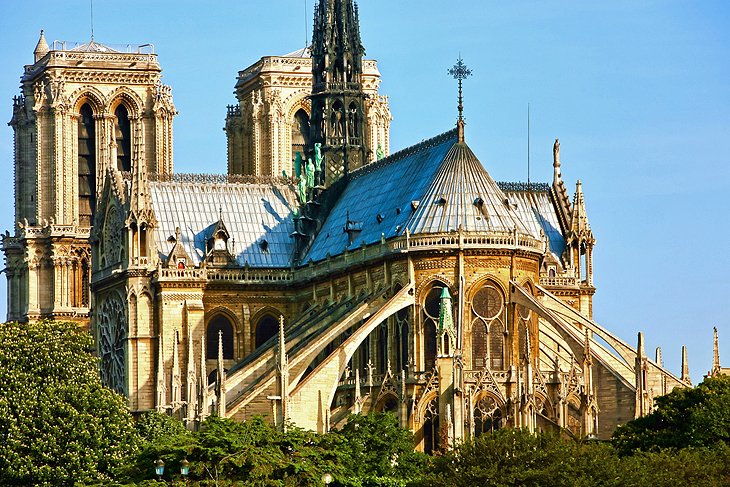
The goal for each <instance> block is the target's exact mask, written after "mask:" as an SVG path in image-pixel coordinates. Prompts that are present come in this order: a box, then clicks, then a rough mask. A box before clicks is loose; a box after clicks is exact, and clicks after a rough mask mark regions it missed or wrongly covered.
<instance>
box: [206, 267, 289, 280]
mask: <svg viewBox="0 0 730 487" xmlns="http://www.w3.org/2000/svg"><path fill="white" fill-rule="evenodd" d="M208 279H209V280H211V281H245V282H251V283H267V282H291V281H293V280H294V274H293V273H292V271H290V270H288V269H250V268H248V269H247V268H243V269H208Z"/></svg>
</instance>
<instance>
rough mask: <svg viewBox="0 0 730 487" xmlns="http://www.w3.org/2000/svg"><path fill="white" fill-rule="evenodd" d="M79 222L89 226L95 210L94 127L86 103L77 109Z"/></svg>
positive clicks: (92, 113)
mask: <svg viewBox="0 0 730 487" xmlns="http://www.w3.org/2000/svg"><path fill="white" fill-rule="evenodd" d="M77 143H78V178H79V223H80V224H81V225H88V226H91V224H92V223H93V219H94V211H95V210H96V129H95V126H94V112H93V110H92V109H91V106H90V105H89V104H88V103H84V105H83V106H82V107H81V110H79V131H78V141H77Z"/></svg>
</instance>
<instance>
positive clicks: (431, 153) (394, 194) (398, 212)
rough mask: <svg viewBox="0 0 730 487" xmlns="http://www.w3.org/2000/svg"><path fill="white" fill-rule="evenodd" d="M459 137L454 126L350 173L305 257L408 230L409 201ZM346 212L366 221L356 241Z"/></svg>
mask: <svg viewBox="0 0 730 487" xmlns="http://www.w3.org/2000/svg"><path fill="white" fill-rule="evenodd" d="M456 140H457V134H456V130H451V131H449V132H446V133H444V134H441V135H439V136H437V137H434V138H433V139H429V140H426V141H424V142H421V143H420V144H417V145H415V146H413V147H410V148H408V149H405V150H403V151H400V152H397V153H395V154H392V155H391V156H389V157H387V158H385V159H382V160H380V161H378V162H376V163H373V164H370V165H367V166H364V167H363V168H361V169H359V170H357V171H354V172H353V173H351V180H350V182H349V183H348V184H347V187H346V188H345V189H344V191H343V193H342V195H341V196H340V198H339V200H338V201H337V203H336V204H335V206H334V208H333V209H332V210H331V211H330V214H329V216H328V217H327V220H326V221H325V223H324V225H323V226H322V229H321V230H320V232H319V234H318V235H317V237H316V238H315V240H314V243H313V244H312V246H311V248H310V250H309V252H308V253H307V256H306V257H305V258H304V262H307V261H309V260H310V259H311V260H313V261H315V262H316V261H320V260H323V259H325V258H326V257H327V254H330V255H333V256H334V255H338V254H340V253H342V252H343V251H344V250H345V249H346V248H350V249H352V248H357V247H359V246H361V245H362V243H363V242H364V243H365V244H366V245H369V244H372V243H375V242H378V241H380V239H381V235H383V236H385V238H386V239H387V238H391V237H395V236H397V235H400V234H401V233H402V232H404V231H405V227H406V224H407V223H408V221H409V219H410V217H411V215H412V209H411V202H413V201H419V200H420V199H421V197H422V196H423V195H424V194H425V192H426V189H427V188H428V186H429V185H430V184H431V181H432V180H433V177H434V175H435V174H436V171H438V168H439V164H440V163H441V161H443V159H444V157H446V154H447V153H448V151H449V149H450V148H451V147H452V146H453V145H454V143H455V142H456ZM348 215H349V219H350V220H351V221H355V222H361V223H362V231H361V232H359V233H358V234H357V235H356V236H355V238H354V240H353V242H352V244H349V237H348V235H347V233H345V232H344V227H345V224H346V222H347V220H348ZM378 215H380V217H379V216H378Z"/></svg>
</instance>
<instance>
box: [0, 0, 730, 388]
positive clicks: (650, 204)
mask: <svg viewBox="0 0 730 487" xmlns="http://www.w3.org/2000/svg"><path fill="white" fill-rule="evenodd" d="M313 3H314V2H313V0H307V1H306V13H305V1H304V0H266V1H215V2H213V1H205V2H204V1H189V0H188V1H184V0H177V1H154V2H152V1H149V0H147V1H140V0H126V1H124V2H119V1H107V0H96V1H95V5H94V16H95V33H96V36H95V38H96V40H97V41H100V42H106V43H114V44H116V43H125V44H126V43H138V44H141V43H147V42H151V43H153V44H154V45H155V48H156V52H157V53H158V54H159V59H160V62H161V64H162V66H163V69H164V81H165V83H167V84H170V85H172V87H173V94H174V98H175V104H176V106H177V108H178V109H179V111H180V115H179V116H178V117H177V119H176V120H175V169H176V170H177V171H178V172H225V170H226V152H225V151H226V142H225V136H224V133H223V130H222V127H223V121H224V117H225V113H226V105H228V104H231V103H234V101H235V100H234V97H233V93H232V92H233V86H234V84H235V78H236V73H237V72H238V70H240V69H243V68H244V67H246V66H248V65H249V64H251V63H253V62H255V61H256V60H257V59H259V58H260V57H261V56H264V55H272V54H273V55H275V54H284V53H287V52H290V51H293V50H295V49H298V48H301V47H303V45H304V42H305V26H306V28H307V30H308V32H309V34H310V35H311V20H312V9H313ZM360 16H361V30H362V36H363V41H364V44H365V47H366V50H367V54H368V57H371V58H374V59H377V60H378V61H379V67H380V71H381V73H382V77H383V84H382V89H381V92H382V93H384V94H387V95H389V96H390V102H391V109H392V112H393V117H394V120H393V124H392V128H391V135H392V145H391V148H392V149H393V150H397V149H400V148H403V147H405V146H408V145H411V144H413V143H416V142H419V141H420V140H422V139H424V138H428V137H430V136H433V135H435V134H438V133H440V132H443V131H445V130H448V129H450V128H452V126H453V125H454V122H455V116H456V88H455V83H454V81H453V80H451V79H450V78H449V77H448V76H447V74H446V70H447V69H448V68H449V67H451V66H452V65H453V64H454V61H455V59H456V57H457V56H458V54H459V53H461V55H462V56H463V58H464V60H465V61H466V63H467V64H468V65H469V67H470V68H472V70H473V72H474V76H473V77H472V78H470V79H468V80H467V81H466V82H465V106H466V117H467V123H468V125H467V142H468V143H469V144H470V146H471V147H472V149H473V150H474V152H475V153H476V154H477V155H478V156H479V158H480V160H481V161H482V163H484V165H485V166H486V167H487V169H488V170H489V171H490V173H491V174H492V176H493V177H494V178H495V179H497V180H524V179H525V178H526V172H527V171H526V153H527V149H526V147H527V141H526V111H527V104H528V102H529V103H530V104H531V112H532V123H531V125H532V137H531V147H532V151H531V160H532V179H533V181H546V182H547V181H550V180H551V178H552V143H553V139H554V138H555V137H559V138H560V141H561V156H562V157H561V158H562V161H563V176H564V178H565V179H566V183H567V185H568V187H569V188H570V190H571V192H572V190H573V188H574V187H575V186H574V185H575V180H576V179H581V180H582V182H583V187H584V190H585V194H586V202H587V205H588V215H589V217H590V222H591V225H592V228H593V231H594V234H595V236H596V238H597V240H598V243H597V246H596V249H595V254H594V259H595V262H594V267H595V281H596V285H597V287H598V292H597V294H596V297H595V301H594V314H595V319H596V320H597V321H598V322H599V323H601V324H603V325H604V326H606V327H607V328H609V329H610V330H612V331H613V332H615V333H616V334H618V335H619V336H620V337H622V338H623V339H625V340H626V341H628V342H630V343H632V344H635V343H636V332H637V331H638V330H643V331H644V332H645V333H646V342H647V351H648V352H649V353H650V354H651V355H653V349H654V347H656V346H661V347H662V348H663V353H664V359H665V363H666V364H667V366H668V367H669V368H670V369H671V370H673V371H675V372H677V373H678V372H679V366H680V347H681V345H682V344H683V343H686V344H687V346H688V348H689V358H690V371H691V373H692V376H693V378H694V380H695V381H697V380H699V379H700V378H701V376H702V374H703V373H705V372H706V371H707V370H708V369H709V367H710V365H711V345H712V326H713V325H716V326H717V327H718V329H719V330H720V342H721V346H722V345H724V355H723V354H722V352H723V349H721V358H724V364H725V365H726V366H729V365H730V316H729V313H728V302H729V296H730V285H729V284H728V283H729V281H728V278H729V277H730V276H729V274H730V272H729V271H730V257H729V255H730V246H729V245H728V243H729V242H730V231H729V230H728V228H729V227H730V225H729V224H728V213H729V211H728V210H730V204H729V203H728V201H729V200H728V196H726V193H727V191H728V187H730V169H729V167H730V2H727V1H724V0H716V1H711V0H705V1H702V2H689V1H687V2H682V1H672V0H662V1H650V0H645V1H635V0H631V1H628V0H617V1H613V2H597V1H589V2H586V1H565V2H556V1H520V2H501V1H491V0H490V1H481V0H479V1H477V0H474V1H468V2H467V1H453V2H444V1H435V0H398V1H394V0H362V1H361V2H360ZM89 24H90V22H89V1H88V0H66V1H64V2H58V1H47V0H34V1H25V2H20V1H10V0H0V45H2V50H0V66H2V67H3V69H2V70H1V71H0V73H1V74H0V114H2V113H4V115H3V117H4V118H2V117H0V121H2V122H3V123H2V124H0V161H2V166H1V167H2V169H1V172H0V178H2V180H3V181H6V184H5V187H6V191H5V192H3V194H2V195H0V204H1V205H2V208H3V209H4V211H3V212H2V214H1V215H0V228H2V229H10V228H12V226H13V222H12V218H13V217H12V201H13V200H12V174H13V173H12V151H13V140H12V131H11V129H10V128H9V127H7V126H6V125H5V123H4V122H6V121H8V120H9V119H10V116H11V98H12V96H13V95H15V94H17V91H18V79H19V76H20V75H21V73H22V66H23V65H24V64H27V63H30V62H32V59H33V48H34V47H35V44H36V41H37V40H38V32H39V30H40V29H41V28H43V29H45V30H46V36H47V38H48V40H49V42H50V41H52V40H54V39H59V40H71V41H87V40H88V39H89V37H90V27H89ZM2 107H5V108H4V109H2ZM4 286H5V279H2V289H0V295H4V294H5V288H4ZM0 316H5V304H4V302H0Z"/></svg>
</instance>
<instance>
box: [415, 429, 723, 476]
mask: <svg viewBox="0 0 730 487" xmlns="http://www.w3.org/2000/svg"><path fill="white" fill-rule="evenodd" d="M729 459H730V448H727V447H724V446H723V447H721V448H718V449H717V450H709V449H689V448H687V449H683V450H681V451H679V452H676V451H669V450H664V451H660V452H645V453H639V454H637V455H634V456H627V457H622V456H620V455H619V454H618V452H617V451H616V450H615V449H614V448H613V447H612V446H611V445H610V444H608V443H605V442H595V441H588V442H578V441H575V440H573V439H570V438H561V437H559V436H555V435H551V434H544V433H538V434H530V433H528V432H526V431H523V430H499V431H496V432H494V433H492V434H485V435H482V436H479V437H478V438H476V439H474V440H473V441H467V442H465V443H463V444H461V445H459V446H457V447H456V448H455V449H454V450H452V451H449V452H446V453H445V454H443V455H442V456H440V457H434V458H433V459H432V461H431V463H430V465H429V466H428V467H427V469H426V473H425V475H424V478H423V479H422V480H421V481H419V482H416V483H414V484H413V485H416V486H423V487H427V486H432V485H439V486H445V487H457V486H464V485H488V486H495V487H502V486H504V487H506V486H534V487H537V486H551V487H553V486H554V487H562V486H565V487H568V486H570V487H588V486H606V487H622V486H626V485H631V486H636V487H644V486H646V487H656V486H667V487H669V486H672V487H674V486H677V485H692V486H708V487H710V486H721V485H728V484H730V464H728V460H729Z"/></svg>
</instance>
